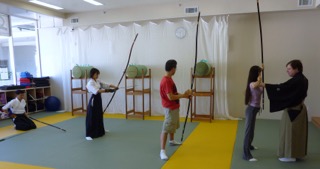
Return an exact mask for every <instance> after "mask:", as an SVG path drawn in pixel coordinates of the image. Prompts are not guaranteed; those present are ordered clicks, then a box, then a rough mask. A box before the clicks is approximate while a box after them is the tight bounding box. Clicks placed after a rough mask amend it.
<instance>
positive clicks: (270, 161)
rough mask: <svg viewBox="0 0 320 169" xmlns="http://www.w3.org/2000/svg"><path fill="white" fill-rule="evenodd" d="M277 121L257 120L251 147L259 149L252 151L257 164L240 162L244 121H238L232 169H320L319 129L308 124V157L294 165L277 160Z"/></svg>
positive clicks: (278, 122) (278, 124) (278, 123)
mask: <svg viewBox="0 0 320 169" xmlns="http://www.w3.org/2000/svg"><path fill="white" fill-rule="evenodd" d="M279 126H280V121H279V120H257V121H256V129H255V136H254V140H253V145H255V146H257V147H258V148H259V149H258V150H254V151H252V155H253V157H254V158H257V159H258V161H257V162H248V161H245V160H242V152H243V148H242V144H243V139H244V127H245V120H242V121H239V124H238V131H237V137H236V142H235V147H234V153H233V157H232V164H231V168H232V169H249V168H255V169H287V168H290V169H319V168H320V129H318V128H316V127H315V126H314V125H313V124H312V123H309V137H308V156H307V157H306V159H304V160H302V161H297V162H295V163H283V162H280V161H279V160H278V157H277V150H278V143H279Z"/></svg>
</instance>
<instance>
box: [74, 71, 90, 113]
mask: <svg viewBox="0 0 320 169" xmlns="http://www.w3.org/2000/svg"><path fill="white" fill-rule="evenodd" d="M76 82H78V83H80V86H79V84H78V86H75V85H74V83H76ZM87 82H88V78H87V72H85V77H84V78H74V77H72V70H70V86H71V114H72V116H73V115H74V114H77V113H79V114H86V113H87V104H88V91H87V88H86V85H87ZM76 95H78V96H79V95H80V97H81V106H80V107H75V105H74V96H76Z"/></svg>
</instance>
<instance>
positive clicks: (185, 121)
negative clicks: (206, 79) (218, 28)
mask: <svg viewBox="0 0 320 169" xmlns="http://www.w3.org/2000/svg"><path fill="white" fill-rule="evenodd" d="M199 21H200V12H199V13H198V19H197V30H196V47H195V48H196V49H195V57H194V67H193V75H192V79H191V87H190V89H191V90H192V89H193V83H194V76H195V73H196V68H197V60H198V34H199ZM190 104H191V99H189V102H188V109H187V114H186V118H185V120H184V125H183V130H182V136H181V141H183V135H184V130H185V128H186V124H187V120H188V116H189V111H190ZM191 111H192V110H191Z"/></svg>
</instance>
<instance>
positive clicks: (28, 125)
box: [13, 114, 37, 131]
mask: <svg viewBox="0 0 320 169" xmlns="http://www.w3.org/2000/svg"><path fill="white" fill-rule="evenodd" d="M13 123H14V124H15V125H16V127H15V128H16V130H23V131H26V130H31V129H35V128H37V126H36V124H34V122H33V121H32V120H30V119H29V118H28V117H27V116H26V115H25V114H16V118H13Z"/></svg>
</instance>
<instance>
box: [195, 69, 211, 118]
mask: <svg viewBox="0 0 320 169" xmlns="http://www.w3.org/2000/svg"><path fill="white" fill-rule="evenodd" d="M214 72H215V71H214V67H212V69H211V73H210V74H209V75H207V76H196V75H194V74H193V71H192V69H191V78H194V86H193V90H192V91H193V97H192V100H191V122H192V120H208V121H210V122H211V121H212V119H214ZM198 82H202V83H208V82H209V84H210V87H209V89H207V90H205V91H200V90H199V89H198V86H197V83H198ZM198 97H204V98H208V99H209V104H208V106H209V112H208V113H207V114H204V113H199V112H197V98H198Z"/></svg>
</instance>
